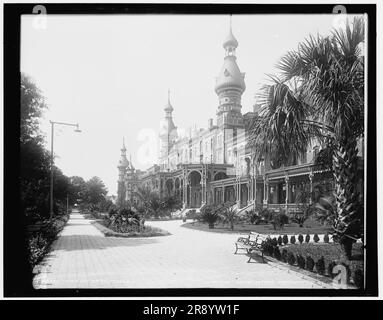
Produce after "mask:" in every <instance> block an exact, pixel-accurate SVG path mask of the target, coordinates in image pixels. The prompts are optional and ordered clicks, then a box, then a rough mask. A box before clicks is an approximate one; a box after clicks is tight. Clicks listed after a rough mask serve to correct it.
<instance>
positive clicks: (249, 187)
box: [246, 179, 253, 205]
mask: <svg viewBox="0 0 383 320" xmlns="http://www.w3.org/2000/svg"><path fill="white" fill-rule="evenodd" d="M246 186H247V204H248V205H249V204H250V203H251V201H252V200H253V179H250V182H248V183H247V184H246Z"/></svg>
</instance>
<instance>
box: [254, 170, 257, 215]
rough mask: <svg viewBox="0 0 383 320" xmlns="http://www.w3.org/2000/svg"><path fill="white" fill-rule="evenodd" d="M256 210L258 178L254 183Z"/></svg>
mask: <svg viewBox="0 0 383 320" xmlns="http://www.w3.org/2000/svg"><path fill="white" fill-rule="evenodd" d="M253 183H254V210H255V208H256V206H257V177H255V179H254V181H253Z"/></svg>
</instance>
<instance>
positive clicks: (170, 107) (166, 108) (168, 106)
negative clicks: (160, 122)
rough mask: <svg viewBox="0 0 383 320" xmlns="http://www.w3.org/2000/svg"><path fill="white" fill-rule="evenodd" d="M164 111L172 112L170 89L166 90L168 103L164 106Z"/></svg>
mask: <svg viewBox="0 0 383 320" xmlns="http://www.w3.org/2000/svg"><path fill="white" fill-rule="evenodd" d="M165 111H170V112H172V111H173V107H172V104H171V103H170V89H168V103H167V104H166V106H165Z"/></svg>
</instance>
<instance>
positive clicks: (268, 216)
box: [259, 209, 274, 222]
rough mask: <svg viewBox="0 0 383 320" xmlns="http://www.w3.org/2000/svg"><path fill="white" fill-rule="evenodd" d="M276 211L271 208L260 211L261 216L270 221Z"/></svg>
mask: <svg viewBox="0 0 383 320" xmlns="http://www.w3.org/2000/svg"><path fill="white" fill-rule="evenodd" d="M273 215H274V211H273V210H270V209H262V210H261V211H260V212H259V216H260V217H262V218H263V219H265V220H266V222H267V221H270V220H272V219H273Z"/></svg>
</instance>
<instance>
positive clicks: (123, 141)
mask: <svg viewBox="0 0 383 320" xmlns="http://www.w3.org/2000/svg"><path fill="white" fill-rule="evenodd" d="M121 151H126V148H125V137H122V149H121Z"/></svg>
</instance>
